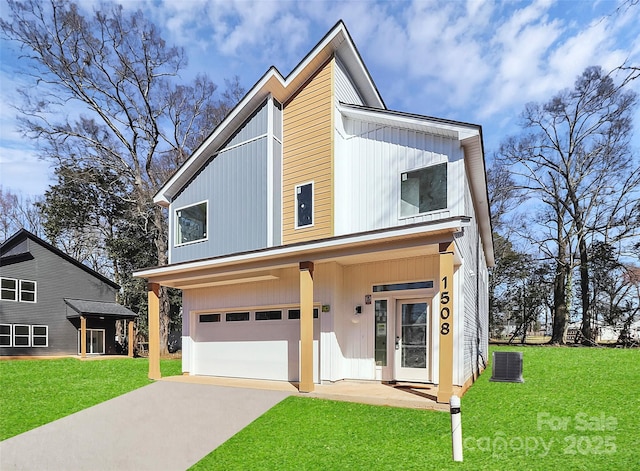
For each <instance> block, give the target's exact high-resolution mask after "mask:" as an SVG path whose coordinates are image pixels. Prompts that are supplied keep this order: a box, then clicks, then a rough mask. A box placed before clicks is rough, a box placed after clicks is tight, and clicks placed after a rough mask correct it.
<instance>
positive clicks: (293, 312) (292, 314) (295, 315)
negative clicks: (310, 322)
mask: <svg viewBox="0 0 640 471" xmlns="http://www.w3.org/2000/svg"><path fill="white" fill-rule="evenodd" d="M318 312H319V310H318V308H317V307H314V308H313V318H314V319H317V318H318ZM288 317H289V319H300V309H289V312H288Z"/></svg>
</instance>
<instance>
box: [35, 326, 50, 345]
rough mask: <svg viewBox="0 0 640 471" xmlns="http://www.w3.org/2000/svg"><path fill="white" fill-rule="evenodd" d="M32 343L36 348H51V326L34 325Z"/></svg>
mask: <svg viewBox="0 0 640 471" xmlns="http://www.w3.org/2000/svg"><path fill="white" fill-rule="evenodd" d="M31 342H32V345H33V346H34V347H48V346H49V326H48V325H34V326H31Z"/></svg>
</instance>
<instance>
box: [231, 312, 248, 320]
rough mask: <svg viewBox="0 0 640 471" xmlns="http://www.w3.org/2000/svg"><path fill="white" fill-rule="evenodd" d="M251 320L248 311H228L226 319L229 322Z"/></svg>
mask: <svg viewBox="0 0 640 471" xmlns="http://www.w3.org/2000/svg"><path fill="white" fill-rule="evenodd" d="M248 320H249V313H248V312H227V316H226V321H227V322H242V321H248Z"/></svg>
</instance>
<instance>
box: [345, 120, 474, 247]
mask: <svg viewBox="0 0 640 471" xmlns="http://www.w3.org/2000/svg"><path fill="white" fill-rule="evenodd" d="M336 114H337V116H336V154H335V168H336V171H335V180H336V184H335V192H336V198H335V201H336V205H335V235H343V234H349V233H357V232H364V231H370V230H376V229H385V228H390V227H397V226H403V225H408V224H415V223H420V222H428V221H435V220H438V219H443V218H448V217H451V216H462V215H465V214H464V201H463V195H464V191H463V190H464V189H463V186H462V183H461V182H462V181H463V179H462V178H463V177H462V176H463V175H464V162H463V151H462V148H461V146H460V143H459V141H458V140H457V139H452V138H450V137H445V136H436V135H432V134H428V133H426V132H421V131H417V130H413V129H405V128H401V127H393V126H388V125H381V124H377V123H371V122H366V121H362V120H357V119H352V118H346V117H344V116H342V115H341V114H340V113H339V112H338V111H336ZM444 162H447V163H448V166H447V205H448V207H447V208H445V209H443V210H438V211H432V212H429V213H424V214H419V215H415V216H410V217H402V216H401V214H400V187H401V176H402V173H404V172H408V171H412V170H417V169H420V168H424V167H428V166H431V165H436V164H440V163H444Z"/></svg>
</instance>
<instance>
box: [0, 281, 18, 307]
mask: <svg viewBox="0 0 640 471" xmlns="http://www.w3.org/2000/svg"><path fill="white" fill-rule="evenodd" d="M0 288H1V289H0V291H1V295H0V299H2V300H3V301H17V300H18V280H12V279H11V278H0Z"/></svg>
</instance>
